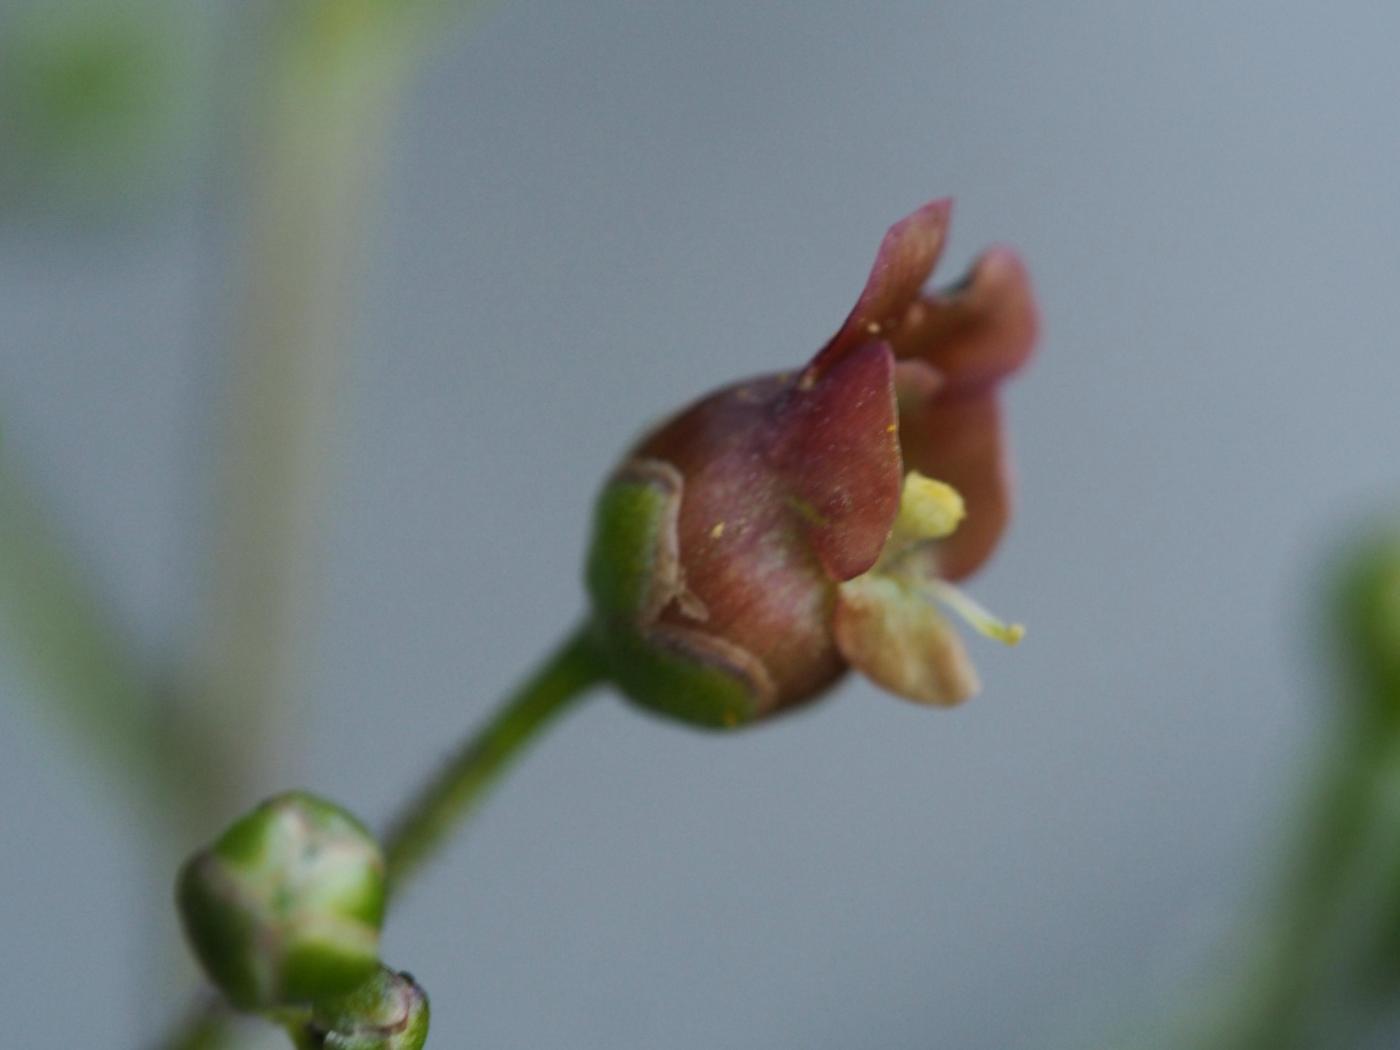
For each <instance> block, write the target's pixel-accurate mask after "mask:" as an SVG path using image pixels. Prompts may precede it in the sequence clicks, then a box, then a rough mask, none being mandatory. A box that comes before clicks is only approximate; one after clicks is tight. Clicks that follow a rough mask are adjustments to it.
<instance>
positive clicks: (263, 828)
mask: <svg viewBox="0 0 1400 1050" xmlns="http://www.w3.org/2000/svg"><path fill="white" fill-rule="evenodd" d="M176 896H177V899H178V903H179V908H180V916H181V918H182V920H183V921H184V926H185V934H186V937H187V938H188V939H189V942H190V945H191V947H193V949H194V952H195V954H196V955H197V956H198V957H199V961H200V962H201V963H202V964H203V966H204V969H205V972H206V973H207V974H208V975H209V978H210V979H211V980H212V981H213V982H214V983H215V984H216V985H218V986H219V988H220V989H221V990H222V991H223V993H224V994H225V995H226V996H227V997H228V999H229V1001H230V1002H231V1003H233V1004H234V1005H235V1006H237V1007H240V1008H242V1009H266V1008H269V1007H274V1006H285V1005H291V1004H297V1003H309V1002H312V1001H314V1000H317V999H320V998H322V997H324V996H334V995H343V994H345V993H346V992H349V991H351V990H352V989H354V988H355V987H356V986H357V985H359V984H361V983H362V982H364V981H365V980H367V979H368V978H369V977H370V976H371V975H373V974H374V972H375V968H376V967H377V966H378V965H379V927H380V924H381V922H382V921H383V918H384V858H383V856H382V855H381V853H380V851H379V845H378V844H377V843H376V842H375V841H374V838H373V837H372V836H371V835H370V833H369V832H368V831H366V830H365V828H364V826H363V825H361V824H360V823H359V821H357V820H355V818H353V817H351V816H350V815H349V814H348V813H346V812H345V811H344V810H342V809H341V808H340V807H339V806H335V805H332V804H331V803H329V802H325V801H323V800H321V799H318V798H316V797H314V796H312V795H308V794H305V793H303V792H290V793H288V794H285V795H279V796H277V797H276V798H272V799H269V800H268V801H266V802H264V803H263V804H262V805H260V806H258V807H257V808H256V809H255V810H253V811H252V812H251V813H249V814H248V815H247V816H245V817H242V818H240V819H239V820H238V821H236V822H235V823H234V824H233V826H232V827H230V828H229V829H228V830H227V831H225V832H224V834H223V836H222V837H220V838H219V840H218V841H217V842H215V843H214V844H213V845H212V846H210V847H208V848H207V849H204V850H201V851H200V852H199V853H196V854H195V855H194V856H193V857H191V858H190V860H189V861H188V862H186V864H185V866H184V869H183V870H182V871H181V872H180V877H179V881H178V883H177V886H176Z"/></svg>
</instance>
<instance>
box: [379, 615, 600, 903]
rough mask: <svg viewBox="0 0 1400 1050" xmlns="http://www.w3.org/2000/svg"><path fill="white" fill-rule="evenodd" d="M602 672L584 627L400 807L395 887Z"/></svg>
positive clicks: (391, 843) (391, 841)
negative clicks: (441, 768)
mask: <svg viewBox="0 0 1400 1050" xmlns="http://www.w3.org/2000/svg"><path fill="white" fill-rule="evenodd" d="M604 677H605V672H604V670H603V665H602V661H601V660H600V659H599V657H598V655H597V653H596V652H595V651H594V649H593V646H592V643H591V642H590V640H589V637H588V635H587V632H586V631H580V632H579V633H577V634H576V635H574V636H573V637H572V638H571V639H569V641H568V642H567V643H566V644H564V645H563V646H562V647H561V648H560V649H559V650H558V651H557V652H556V653H555V654H554V655H553V656H552V657H550V658H549V659H548V660H546V661H545V663H544V664H543V665H542V666H541V667H540V669H539V670H538V671H536V672H535V674H534V675H533V676H532V677H531V678H529V679H528V680H527V681H526V682H525V683H524V684H523V685H522V686H521V687H520V688H519V689H518V690H517V691H516V692H515V693H514V695H512V696H511V697H510V698H509V699H508V700H506V701H505V703H504V704H502V705H501V707H500V708H499V709H498V710H497V712H496V714H495V715H494V716H493V717H492V718H491V719H490V720H488V721H487V723H486V724H485V725H484V726H483V727H482V728H481V729H480V730H478V731H477V732H476V733H475V734H473V735H472V736H471V737H469V738H468V739H467V740H466V741H465V742H464V743H463V744H462V745H461V747H460V748H459V749H458V751H457V753H456V754H455V755H454V756H453V757H452V759H451V760H450V761H449V762H448V764H447V765H446V766H445V767H444V768H443V770H442V771H441V772H440V773H439V774H438V775H437V776H436V777H434V778H433V779H431V780H430V781H428V782H427V783H426V784H425V785H424V786H423V789H422V790H421V791H420V792H419V793H418V794H417V795H416V796H415V797H414V798H413V799H412V800H411V801H410V802H409V803H408V805H407V806H405V807H404V809H403V811H402V813H401V814H400V815H399V817H398V818H397V819H396V820H395V821H394V823H393V824H392V825H391V826H390V829H389V832H388V834H387V835H386V836H385V839H384V852H385V857H386V859H387V861H388V872H389V890H390V893H394V892H397V891H398V890H400V889H401V888H402V887H403V884H404V883H405V882H406V881H407V880H408V878H409V877H410V876H411V875H413V874H414V873H415V872H417V870H418V869H419V867H421V866H422V864H423V862H424V861H426V860H427V859H428V858H429V857H430V856H431V855H432V854H433V853H434V852H435V851H436V850H437V849H438V848H440V847H441V845H442V843H443V841H444V840H445V839H446V838H447V837H448V835H449V834H451V832H452V831H454V830H455V829H456V828H457V826H458V825H460V824H461V823H462V821H464V820H465V819H466V818H467V817H468V816H470V815H471V813H472V812H473V811H474V810H475V809H476V807H477V805H478V804H480V802H481V800H482V798H483V797H484V796H485V794H486V792H487V790H488V789H489V788H490V787H491V785H492V784H494V783H495V782H496V780H497V779H498V778H499V777H500V776H501V774H502V773H504V772H505V770H506V769H508V768H509V767H510V765H511V763H512V762H513V761H514V760H515V759H516V758H518V757H519V756H520V754H521V753H522V752H523V751H524V750H525V748H526V747H527V746H528V745H529V744H530V743H531V742H532V741H533V740H535V739H536V738H537V737H538V735H539V734H540V732H541V731H542V730H544V729H545V728H546V727H547V726H549V725H550V724H551V723H552V722H553V721H554V719H556V718H557V717H558V716H559V715H561V714H562V713H563V712H564V711H565V710H567V709H568V708H569V707H570V706H571V705H572V704H573V703H574V702H575V701H576V700H578V699H579V698H581V697H582V696H583V695H584V694H585V693H586V692H587V691H588V690H589V689H590V688H591V687H593V686H594V685H597V684H598V683H599V682H601V681H602V680H603V678H604Z"/></svg>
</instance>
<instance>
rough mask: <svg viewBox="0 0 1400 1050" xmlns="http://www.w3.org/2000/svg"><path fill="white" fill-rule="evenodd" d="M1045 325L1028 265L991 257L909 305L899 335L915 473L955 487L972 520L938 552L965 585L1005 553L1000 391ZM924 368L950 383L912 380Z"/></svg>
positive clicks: (908, 449) (908, 446)
mask: <svg viewBox="0 0 1400 1050" xmlns="http://www.w3.org/2000/svg"><path fill="white" fill-rule="evenodd" d="M1037 328H1038V319H1037V315H1036V308H1035V299H1034V296H1033V294H1032V292H1031V285H1030V279H1029V277H1028V275H1027V273H1026V268H1025V266H1024V265H1023V264H1022V263H1021V260H1020V259H1019V258H1018V257H1017V255H1016V253H1015V252H1013V251H1011V250H1010V249H1007V248H996V249H993V250H991V251H989V252H987V253H985V254H984V255H983V256H982V257H981V258H980V259H978V260H977V262H976V263H974V264H973V267H972V269H971V271H970V272H969V274H968V276H967V278H966V279H964V280H963V281H962V282H961V283H959V284H958V285H957V286H955V287H953V288H951V289H948V290H946V291H942V292H938V293H935V294H933V295H930V296H927V297H925V298H924V299H921V300H919V301H918V302H916V303H915V304H914V305H913V306H911V307H910V311H909V315H908V316H907V317H906V319H905V322H904V324H902V325H900V326H899V328H898V331H897V334H896V337H895V352H896V354H898V355H899V356H900V357H902V358H906V359H908V360H906V361H905V362H902V363H901V365H900V371H901V382H900V402H901V403H900V421H899V423H900V442H901V445H902V447H903V451H904V457H905V464H906V466H907V467H909V468H910V469H912V470H917V471H920V472H921V473H924V474H927V475H929V476H930V477H934V478H938V479H939V480H940V481H946V482H947V483H948V484H950V485H952V486H953V487H954V488H956V489H957V490H958V491H959V492H961V493H962V496H963V499H964V500H965V501H966V504H967V518H966V520H964V522H963V523H962V525H961V526H960V527H959V528H958V531H957V532H955V533H954V534H953V535H952V536H950V537H949V538H948V539H946V540H944V541H942V542H941V543H940V544H939V551H940V563H939V568H940V572H941V573H942V574H943V575H944V576H946V577H947V578H949V579H954V580H956V579H960V578H962V577H964V576H967V575H969V574H970V573H972V572H974V571H976V570H977V568H978V567H979V566H981V565H982V563H983V562H984V561H986V560H987V558H988V557H989V556H990V555H991V553H992V551H993V550H994V549H995V548H996V545H997V541H998V540H999V539H1000V538H1001V534H1002V531H1003V530H1004V529H1005V528H1006V523H1007V520H1008V519H1009V518H1010V516H1011V480H1010V468H1009V465H1008V463H1007V455H1006V443H1005V438H1004V436H1003V434H1002V423H1001V411H1000V408H999V406H998V403H997V386H998V384H999V383H1000V381H1001V380H1002V379H1004V378H1005V377H1006V376H1008V375H1009V374H1010V373H1012V372H1014V371H1015V370H1016V369H1017V368H1019V367H1020V366H1021V365H1022V364H1024V363H1025V361H1026V359H1027V358H1028V357H1029V356H1030V354H1031V349H1032V347H1033V346H1034V344H1035V338H1036V332H1037ZM915 362H923V363H925V364H927V365H929V366H930V367H932V368H933V369H934V370H935V371H936V372H937V373H938V375H939V376H940V378H941V379H942V385H941V386H939V387H937V388H936V389H932V388H930V387H929V386H928V384H921V385H918V386H917V388H916V385H915V384H913V383H911V382H908V381H906V380H907V378H912V376H910V377H906V376H905V373H906V372H907V370H908V369H909V368H910V366H912V365H913V364H914V363H915Z"/></svg>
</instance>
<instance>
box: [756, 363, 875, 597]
mask: <svg viewBox="0 0 1400 1050" xmlns="http://www.w3.org/2000/svg"><path fill="white" fill-rule="evenodd" d="M778 412H779V416H778V421H777V426H778V441H777V443H776V445H775V447H774V450H773V463H774V466H775V468H776V469H777V470H778V471H779V472H780V475H781V476H782V478H783V481H784V483H785V486H786V489H787V492H788V495H789V503H790V505H791V507H792V509H793V511H794V512H795V515H796V518H797V520H798V521H799V522H800V523H801V527H802V528H803V530H804V532H805V533H806V535H807V539H808V542H809V543H810V544H811V546H812V549H813V550H814V551H815V552H816V555H817V558H818V559H819V560H820V561H821V563H822V566H823V567H824V568H825V569H826V571H827V572H828V573H829V574H830V575H831V576H832V577H833V578H834V579H837V580H848V579H850V578H851V577H853V576H859V575H860V574H861V573H863V572H865V571H866V570H868V569H869V568H870V567H871V566H872V565H874V564H875V562H876V560H877V559H878V558H879V557H880V551H881V550H882V549H883V548H884V545H885V540H886V538H888V536H889V533H890V527H891V525H892V524H893V523H894V518H895V515H896V514H897V513H898V512H899V489H900V483H901V479H902V469H901V465H900V454H899V422H898V420H899V413H898V409H897V408H896V407H895V391H894V355H893V354H892V353H891V352H890V348H889V345H888V344H887V343H865V344H864V345H862V346H859V347H857V348H856V349H855V350H853V351H852V352H850V353H847V354H845V355H844V356H842V357H841V358H839V359H837V360H836V361H835V362H833V363H832V365H831V367H830V368H828V369H826V370H825V371H824V372H822V373H820V374H819V375H815V376H814V375H813V374H812V373H811V372H810V371H808V372H807V373H804V375H803V377H802V378H801V379H800V380H799V381H798V382H797V383H796V385H795V386H794V387H793V389H792V391H791V393H790V394H789V396H788V399H787V400H786V401H785V402H784V403H783V404H782V405H781V406H780V407H779V409H778Z"/></svg>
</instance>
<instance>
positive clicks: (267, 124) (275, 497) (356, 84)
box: [196, 0, 405, 811]
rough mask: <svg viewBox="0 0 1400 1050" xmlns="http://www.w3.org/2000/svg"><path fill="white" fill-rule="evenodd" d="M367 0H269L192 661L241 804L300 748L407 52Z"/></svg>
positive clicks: (233, 796)
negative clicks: (361, 279)
mask: <svg viewBox="0 0 1400 1050" xmlns="http://www.w3.org/2000/svg"><path fill="white" fill-rule="evenodd" d="M363 8H364V5H363V4H358V5H357V4H354V3H347V4H344V5H343V7H339V8H333V7H331V6H330V5H327V4H324V3H320V2H317V3H306V2H305V0H302V2H299V3H287V4H285V5H280V4H279V5H276V6H275V7H272V8H269V10H270V11H271V12H272V14H271V15H270V17H271V18H272V19H273V20H274V32H273V33H272V34H271V38H270V39H271V43H270V50H271V54H270V56H269V58H268V60H267V63H266V69H265V71H264V72H263V75H262V76H261V77H260V78H259V80H258V85H259V89H260V90H261V92H262V97H261V99H260V102H259V108H258V111H257V112H258V116H257V120H256V123H255V128H254V131H253V134H252V140H251V142H250V144H249V150H248V157H249V158H250V162H251V171H252V175H253V179H254V186H253V189H252V198H251V205H250V206H251V210H252V214H251V231H252V232H251V239H250V242H249V244H248V246H247V248H246V251H245V253H244V257H243V263H242V272H243V278H242V286H243V287H242V291H243V295H244V307H243V310H242V311H241V314H240V316H239V318H238V319H237V323H238V325H239V328H238V329H237V332H236V336H235V339H236V346H235V348H234V353H233V356H232V369H233V371H232V373H231V375H230V376H229V383H230V387H229V392H228V396H227V397H226V398H225V399H224V406H225V415H224V419H223V420H222V424H223V426H224V441H223V443H222V446H221V449H222V454H223V457H224V458H223V462H222V463H221V469H222V476H221V485H220V489H219V493H218V495H217V498H216V505H215V512H214V513H215V517H214V521H215V524H216V529H217V536H216V542H215V545H214V550H215V555H214V556H215V565H214V569H213V574H212V579H211V583H212V587H213V590H212V593H211V605H210V611H209V626H208V637H207V638H206V639H205V649H204V652H203V662H202V665H201V666H200V667H199V668H198V675H197V677H196V682H197V688H198V689H199V690H201V692H202V699H203V703H202V705H201V706H202V709H203V710H204V711H205V712H206V713H208V715H209V717H211V718H213V719H214V720H216V721H217V724H218V729H219V733H220V736H221V738H222V739H224V740H227V741H230V742H232V743H236V744H237V747H236V748H234V749H233V750H234V751H235V753H236V754H238V755H240V756H242V758H241V760H240V765H239V768H237V769H235V770H232V771H230V773H229V778H228V779H229V781H230V785H231V790H230V797H229V798H227V799H225V800H223V807H222V808H223V809H225V810H229V811H233V810H236V809H238V808H241V807H242V806H243V805H244V804H246V802H247V801H248V799H249V797H250V796H251V795H252V794H255V793H258V792H261V791H264V790H265V789H266V787H267V783H268V777H269V775H270V774H271V773H272V772H273V771H275V770H276V769H277V768H278V767H279V766H280V765H281V764H282V762H283V761H284V760H285V758H286V754H285V751H286V745H287V742H286V741H285V739H284V738H283V737H284V734H283V733H281V732H280V731H279V726H278V725H277V722H278V719H279V715H278V712H281V711H285V710H286V708H287V707H288V706H289V702H290V699H291V694H292V693H293V692H294V691H295V674H296V667H295V654H296V650H297V648H298V645H299V643H301V642H303V641H305V640H306V639H305V633H304V630H303V627H304V625H305V623H306V622H307V621H308V619H309V616H308V613H309V611H310V610H309V609H308V607H307V603H306V598H307V594H308V591H309V589H310V588H309V584H310V583H311V582H312V581H313V580H314V575H315V569H316V558H315V554H316V547H317V543H316V540H317V536H318V533H319V532H320V531H321V530H322V527H323V525H324V522H323V520H322V519H321V516H320V514H319V509H320V499H321V496H322V490H323V486H324V483H325V480H326V478H325V475H326V465H327V458H328V456H327V453H328V452H329V449H330V445H331V441H330V434H331V432H332V429H333V426H334V422H335V419H334V416H335V413H334V404H335V400H336V393H337V388H338V385H339V384H338V379H339V371H340V364H341V357H342V350H343V346H344V342H345V337H346V334H347V331H348V327H349V326H348V324H347V317H348V316H350V315H351V314H352V313H353V306H354V301H355V292H356V285H357V277H358V276H359V274H358V273H357V260H358V258H359V255H360V252H359V249H360V247H361V242H362V239H363V235H364V217H365V215H366V213H367V211H368V209H367V208H366V206H365V200H366V198H367V192H366V191H367V189H368V187H369V185H370V183H371V182H372V177H373V173H374V171H375V169H376V168H377V166H378V162H379V159H380V157H381V155H382V154H383V130H384V126H385V118H386V117H387V114H388V111H389V110H390V108H391V105H392V102H393V101H394V98H395V96H396V94H397V87H398V85H399V83H400V80H401V77H400V69H401V66H402V63H403V60H404V58H405V54H404V52H403V48H402V42H403V41H402V34H394V33H393V32H391V30H392V29H393V26H392V24H391V23H390V22H389V20H387V19H384V18H382V17H374V18H371V17H370V16H369V14H366V13H365V12H364V11H363V10H362V9H363ZM357 11H358V12H360V13H361V14H360V16H359V17H357V15H356V12H357ZM333 12H336V16H335V17H332V13H333ZM279 751H280V752H281V753H278V752H279Z"/></svg>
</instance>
